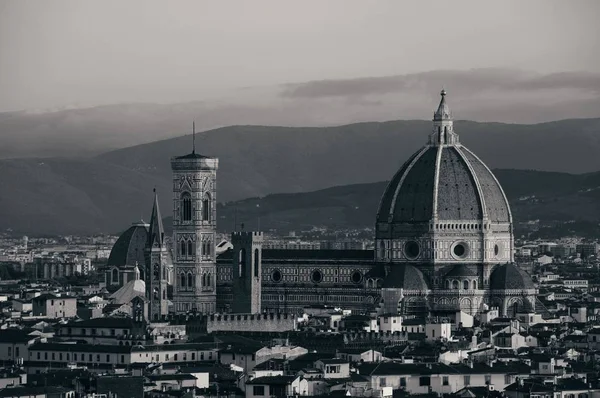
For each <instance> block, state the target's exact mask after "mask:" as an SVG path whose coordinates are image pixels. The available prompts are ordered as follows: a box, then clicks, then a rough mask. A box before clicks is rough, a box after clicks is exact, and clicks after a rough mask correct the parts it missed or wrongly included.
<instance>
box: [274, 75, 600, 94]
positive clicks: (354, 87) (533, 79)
mask: <svg viewBox="0 0 600 398" xmlns="http://www.w3.org/2000/svg"><path fill="white" fill-rule="evenodd" d="M442 87H447V88H450V91H451V92H455V93H460V95H461V96H466V95H475V94H480V93H485V92H503V91H512V92H514V91H515V90H516V91H541V90H575V91H579V92H581V93H582V95H584V94H587V95H590V94H591V95H594V96H597V95H599V94H600V74H599V73H589V72H563V73H553V74H547V75H541V74H537V73H531V72H526V71H522V70H515V69H500V68H486V69H473V70H466V71H456V70H438V71H431V72H422V73H413V74H406V75H397V76H383V77H364V78H357V79H345V80H320V81H310V82H306V83H299V84H288V85H285V86H283V88H282V91H281V93H280V95H281V96H282V97H284V98H294V99H315V98H336V97H338V98H339V97H346V98H349V97H355V98H358V97H368V96H374V95H379V96H381V95H387V94H403V93H416V92H419V93H424V92H432V91H438V90H440V89H441V88H442Z"/></svg>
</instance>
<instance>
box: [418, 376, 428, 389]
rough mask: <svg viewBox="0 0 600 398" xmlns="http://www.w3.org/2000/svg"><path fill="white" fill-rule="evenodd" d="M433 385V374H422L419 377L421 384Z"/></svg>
mask: <svg viewBox="0 0 600 398" xmlns="http://www.w3.org/2000/svg"><path fill="white" fill-rule="evenodd" d="M430 385H431V376H421V377H419V386H421V387H423V386H430Z"/></svg>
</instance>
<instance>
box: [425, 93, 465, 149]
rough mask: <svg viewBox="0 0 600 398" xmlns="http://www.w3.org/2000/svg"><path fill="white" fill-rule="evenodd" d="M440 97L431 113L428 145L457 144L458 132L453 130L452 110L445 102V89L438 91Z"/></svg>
mask: <svg viewBox="0 0 600 398" xmlns="http://www.w3.org/2000/svg"><path fill="white" fill-rule="evenodd" d="M440 95H441V96H442V99H441V100H440V104H439V105H438V108H437V110H436V111H435V113H434V114H433V131H432V132H431V134H430V135H429V144H430V145H456V144H459V141H458V134H456V133H455V132H454V127H453V124H454V123H453V121H452V112H451V111H450V107H449V106H448V103H447V102H446V95H447V93H446V90H444V89H442V91H441V92H440Z"/></svg>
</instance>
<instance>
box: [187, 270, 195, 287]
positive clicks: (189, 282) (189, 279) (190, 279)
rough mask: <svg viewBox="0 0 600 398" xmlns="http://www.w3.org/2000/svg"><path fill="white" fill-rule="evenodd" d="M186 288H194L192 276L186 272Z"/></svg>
mask: <svg viewBox="0 0 600 398" xmlns="http://www.w3.org/2000/svg"><path fill="white" fill-rule="evenodd" d="M188 287H189V288H190V289H191V288H192V287H194V275H192V273H191V272H188Z"/></svg>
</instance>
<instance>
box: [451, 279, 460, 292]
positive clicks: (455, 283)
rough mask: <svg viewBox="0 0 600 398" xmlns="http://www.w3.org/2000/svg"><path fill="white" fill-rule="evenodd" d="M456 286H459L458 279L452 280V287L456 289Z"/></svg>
mask: <svg viewBox="0 0 600 398" xmlns="http://www.w3.org/2000/svg"><path fill="white" fill-rule="evenodd" d="M458 287H459V284H458V281H452V289H455V290H456V289H458Z"/></svg>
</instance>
